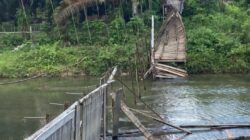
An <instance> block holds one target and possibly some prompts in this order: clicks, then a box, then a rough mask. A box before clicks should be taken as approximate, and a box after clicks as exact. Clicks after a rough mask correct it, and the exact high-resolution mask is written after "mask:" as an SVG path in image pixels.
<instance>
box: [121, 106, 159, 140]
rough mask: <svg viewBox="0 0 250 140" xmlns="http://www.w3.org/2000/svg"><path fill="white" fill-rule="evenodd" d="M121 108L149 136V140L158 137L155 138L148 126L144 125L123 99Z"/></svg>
mask: <svg viewBox="0 0 250 140" xmlns="http://www.w3.org/2000/svg"><path fill="white" fill-rule="evenodd" d="M121 110H122V111H123V112H124V113H125V115H126V116H127V117H128V118H129V119H130V120H131V121H132V122H133V124H134V125H135V126H136V127H137V128H138V129H139V130H140V131H141V132H142V133H143V134H144V136H145V138H147V139H148V140H156V138H154V136H153V135H152V134H151V133H150V132H149V131H148V130H147V129H146V127H145V126H143V125H142V123H141V122H140V120H139V119H138V118H137V117H136V116H135V115H134V114H133V113H132V112H131V111H130V110H129V108H128V107H127V105H126V104H125V103H124V102H123V101H122V102H121Z"/></svg>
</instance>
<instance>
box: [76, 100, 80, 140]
mask: <svg viewBox="0 0 250 140" xmlns="http://www.w3.org/2000/svg"><path fill="white" fill-rule="evenodd" d="M75 113H76V115H75V140H81V130H80V128H81V124H80V123H81V107H80V104H79V103H77V105H76V112H75Z"/></svg>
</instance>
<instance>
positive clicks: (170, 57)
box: [151, 0, 187, 78]
mask: <svg viewBox="0 0 250 140" xmlns="http://www.w3.org/2000/svg"><path fill="white" fill-rule="evenodd" d="M183 4H184V0H166V3H165V5H164V9H163V11H164V14H165V17H166V18H165V21H164V22H163V24H162V26H161V28H160V31H159V32H158V35H157V38H156V40H155V41H154V43H152V52H151V55H152V56H151V63H152V69H151V70H152V71H153V74H154V76H155V77H158V78H176V77H186V76H187V72H186V71H185V70H182V69H180V68H175V67H172V66H169V65H167V64H168V63H185V62H186V57H187V56H186V35H185V27H184V24H183V22H182V18H181V15H180V13H181V12H182V10H183ZM152 23H153V22H152ZM152 26H154V25H152ZM152 32H154V31H152ZM152 34H153V33H152ZM152 36H153V35H152ZM152 40H154V39H153V38H152Z"/></svg>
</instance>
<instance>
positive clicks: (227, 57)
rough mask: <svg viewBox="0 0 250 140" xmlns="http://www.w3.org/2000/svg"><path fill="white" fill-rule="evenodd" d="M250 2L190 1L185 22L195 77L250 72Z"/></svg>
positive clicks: (190, 64)
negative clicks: (201, 74)
mask: <svg viewBox="0 0 250 140" xmlns="http://www.w3.org/2000/svg"><path fill="white" fill-rule="evenodd" d="M248 5H249V1H243V0H241V1H240V0H238V1H234V2H232V1H228V3H226V2H225V3H220V1H217V0H216V1H203V3H199V2H198V1H197V0H188V1H187V2H186V11H184V14H183V15H184V20H185V25H186V29H187V30H186V31H187V38H188V57H189V59H188V63H187V69H188V70H189V71H190V72H192V73H242V72H245V73H246V72H249V71H250V13H249V11H250V9H248V8H249V6H248Z"/></svg>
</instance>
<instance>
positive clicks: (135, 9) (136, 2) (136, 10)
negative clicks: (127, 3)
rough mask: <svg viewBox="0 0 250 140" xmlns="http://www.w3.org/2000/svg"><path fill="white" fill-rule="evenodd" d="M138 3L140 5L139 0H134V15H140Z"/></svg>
mask: <svg viewBox="0 0 250 140" xmlns="http://www.w3.org/2000/svg"><path fill="white" fill-rule="evenodd" d="M138 5H139V0H132V10H133V16H136V15H138Z"/></svg>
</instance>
